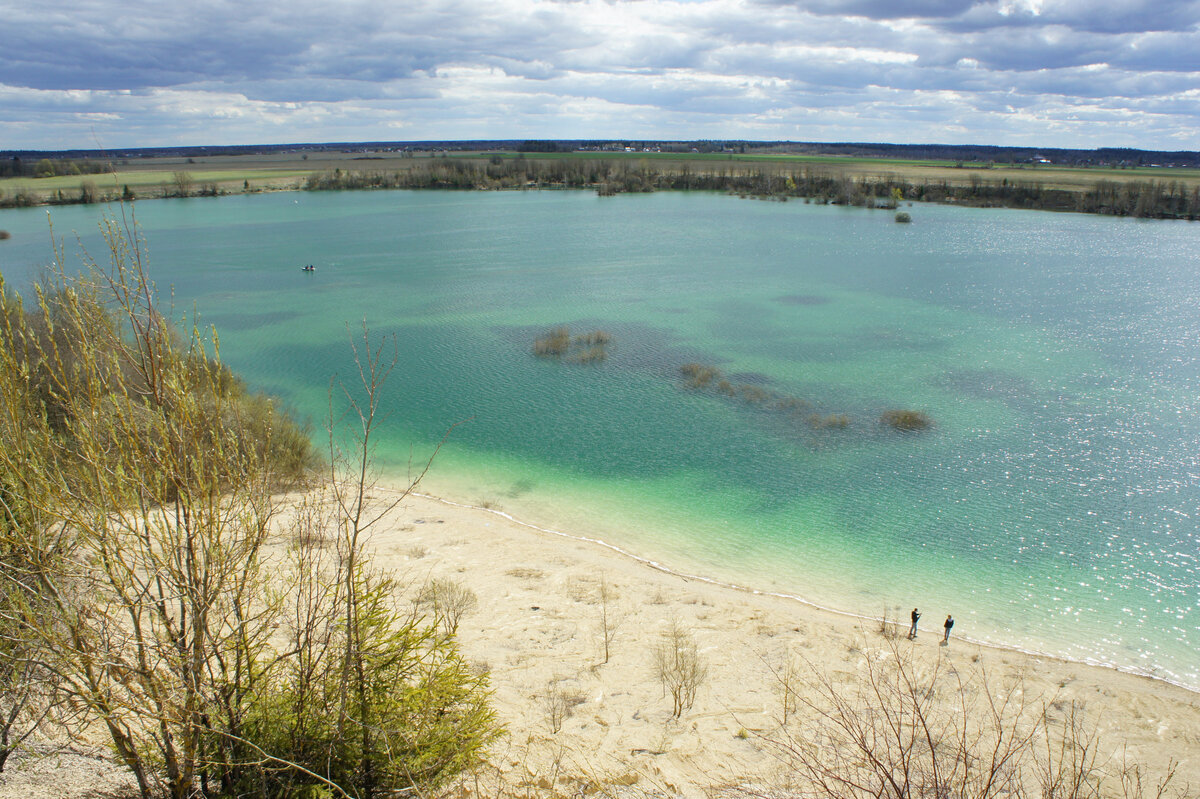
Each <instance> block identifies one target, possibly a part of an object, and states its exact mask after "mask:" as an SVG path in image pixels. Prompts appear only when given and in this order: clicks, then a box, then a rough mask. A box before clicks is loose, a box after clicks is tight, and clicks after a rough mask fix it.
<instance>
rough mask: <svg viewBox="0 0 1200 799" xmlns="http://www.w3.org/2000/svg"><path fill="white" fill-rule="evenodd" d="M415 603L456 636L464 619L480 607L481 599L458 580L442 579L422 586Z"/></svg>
mask: <svg viewBox="0 0 1200 799" xmlns="http://www.w3.org/2000/svg"><path fill="white" fill-rule="evenodd" d="M414 602H415V604H416V606H417V607H418V608H420V609H422V610H423V611H425V612H427V613H429V614H430V615H432V616H433V617H434V619H436V620H437V623H438V624H439V625H440V626H441V627H442V629H444V630H445V631H446V632H448V633H450V634H451V635H454V634H455V633H457V632H458V623H459V622H460V621H461V620H462V617H463V616H465V615H467V614H468V613H470V612H472V611H473V610H475V608H477V607H478V606H479V597H477V596H476V595H475V592H474V591H472V590H471V589H470V588H468V587H467V586H465V585H463V584H462V583H460V582H458V581H457V580H449V579H445V578H440V579H436V580H430V581H429V582H428V583H426V584H425V585H424V586H422V587H421V591H420V592H419V593H418V594H417V598H416V600H414Z"/></svg>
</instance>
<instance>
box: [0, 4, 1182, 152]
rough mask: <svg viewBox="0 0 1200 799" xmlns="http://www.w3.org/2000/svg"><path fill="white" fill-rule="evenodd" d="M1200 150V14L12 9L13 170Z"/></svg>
mask: <svg viewBox="0 0 1200 799" xmlns="http://www.w3.org/2000/svg"><path fill="white" fill-rule="evenodd" d="M510 138H644V139H727V138H737V139H790V140H797V141H887V142H903V143H909V142H912V143H919V142H939V143H975V144H1005V145H1036V146H1043V147H1050V146H1059V147H1082V148H1091V147H1102V146H1130V147H1141V148H1146V149H1169V150H1196V149H1200V0H998V1H996V2H988V1H985V2H972V1H971V0H441V1H439V2H433V1H430V0H427V1H424V2H422V0H321V2H315V1H314V0H286V2H285V1H284V0H45V1H44V2H41V1H39V0H0V149H61V148H78V147H82V148H96V147H103V148H123V147H136V146H162V145H185V144H248V143H259V142H270V143H286V142H320V141H376V140H388V141H390V140H406V139H407V140H416V139H510Z"/></svg>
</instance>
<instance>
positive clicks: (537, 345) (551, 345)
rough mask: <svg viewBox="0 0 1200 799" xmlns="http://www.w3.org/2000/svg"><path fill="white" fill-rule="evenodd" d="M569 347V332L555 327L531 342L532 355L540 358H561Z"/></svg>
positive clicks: (563, 328)
mask: <svg viewBox="0 0 1200 799" xmlns="http://www.w3.org/2000/svg"><path fill="white" fill-rule="evenodd" d="M570 346H571V331H569V330H568V329H567V328H565V327H556V328H554V329H553V330H551V331H550V332H549V333H547V334H546V335H544V336H542V337H541V338H538V339H535V340H534V342H533V354H534V355H537V356H538V357H540V358H561V357H562V356H564V355H566V354H567V350H568V349H569V348H570Z"/></svg>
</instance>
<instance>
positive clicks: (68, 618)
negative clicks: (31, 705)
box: [0, 221, 495, 799]
mask: <svg viewBox="0 0 1200 799" xmlns="http://www.w3.org/2000/svg"><path fill="white" fill-rule="evenodd" d="M104 233H105V236H106V240H107V242H108V245H109V248H110V251H111V267H110V268H109V269H108V270H104V271H101V270H99V269H98V268H97V265H96V264H94V263H91V264H89V265H90V266H91V267H92V271H91V272H90V276H89V277H86V278H81V279H73V278H68V277H67V276H66V275H65V273H63V272H62V271H60V272H58V273H57V274H56V275H54V276H53V279H52V281H51V282H50V283H49V284H48V285H44V286H41V287H39V288H38V289H37V290H36V292H35V293H36V297H37V301H36V303H35V305H34V306H33V307H32V308H31V309H27V308H25V307H24V305H23V304H22V302H21V299H20V298H19V297H17V296H16V295H15V294H13V293H12V292H11V291H9V290H8V289H7V287H5V286H4V285H3V284H2V283H0V498H2V499H3V502H2V503H0V513H2V514H3V515H2V517H0V518H2V523H0V589H2V590H0V603H2V604H0V620H2V621H3V623H0V673H4V674H9V675H12V674H16V675H18V677H19V678H20V675H21V674H22V673H24V674H26V675H28V676H26V677H24V678H21V679H24V680H25V682H26V683H29V682H30V681H37V684H38V686H39V688H40V687H44V686H46V685H48V684H49V683H47V682H46V681H44V680H41V679H40V675H41V674H42V673H43V672H44V673H48V674H52V675H54V676H55V677H56V682H55V683H53V685H52V686H51V687H52V689H53V691H54V703H55V704H57V705H59V706H62V707H70V708H74V709H78V710H79V711H80V712H81V713H83V714H84V716H85V721H87V722H90V723H92V724H95V725H99V726H100V728H102V729H104V730H106V731H107V733H108V735H109V738H110V739H111V742H112V745H113V749H114V751H115V752H116V754H117V756H118V757H119V758H120V759H121V761H122V762H124V764H125V765H126V766H127V767H128V768H129V769H130V771H131V772H132V774H133V776H134V779H135V780H136V781H137V784H138V787H139V791H140V793H141V795H142V796H143V797H146V799H149V797H151V796H163V795H167V796H171V797H178V799H184V797H189V798H190V797H196V796H201V795H232V794H236V793H241V792H243V791H248V792H250V793H254V794H255V795H266V796H285V795H295V790H296V789H302V790H309V789H310V788H311V789H319V790H321V791H325V792H327V793H329V794H330V795H342V796H357V797H371V796H378V795H383V794H391V793H395V792H396V791H400V790H406V789H407V790H413V789H417V788H419V787H420V786H422V785H425V784H432V783H436V782H438V781H440V780H442V779H444V778H445V777H446V776H448V775H449V774H451V773H453V772H454V771H455V770H457V769H460V768H462V767H464V766H465V765H467V764H469V763H471V762H473V760H474V759H476V758H477V757H478V756H479V752H480V751H481V749H482V747H483V746H484V745H485V744H486V743H487V742H488V741H489V740H490V739H491V737H492V736H493V735H494V732H495V727H494V722H493V718H492V715H491V712H490V710H489V709H488V706H487V687H486V683H485V681H484V680H483V679H482V678H480V677H477V676H475V675H473V674H471V673H470V672H469V671H468V670H467V669H466V668H465V667H464V666H463V664H462V662H461V659H460V658H459V656H458V653H457V649H456V647H455V645H454V642H453V640H452V639H451V638H449V637H448V636H445V635H439V633H438V632H437V629H436V627H435V626H434V625H433V624H432V623H429V624H425V623H423V622H421V621H420V620H416V619H411V618H407V617H405V616H403V615H402V614H400V613H398V612H397V611H395V610H394V608H393V605H392V604H391V594H392V588H393V586H392V584H391V583H390V582H388V581H387V580H384V579H382V578H380V577H379V576H377V575H375V574H373V573H372V571H371V569H370V564H369V559H368V558H367V554H366V553H367V550H366V542H367V538H368V533H369V528H370V526H371V523H372V520H374V519H377V518H379V516H380V515H381V514H382V512H383V511H385V510H386V507H385V508H378V507H372V506H371V505H370V503H369V500H368V496H369V494H368V491H369V488H370V486H368V485H367V481H368V474H369V473H370V468H369V458H368V454H367V453H369V452H370V442H369V439H370V436H371V433H372V431H373V427H374V411H375V407H376V402H377V398H378V396H379V391H380V388H381V386H382V383H383V381H384V378H385V377H386V373H387V371H388V369H386V368H384V367H383V365H382V364H381V363H380V362H379V359H378V357H377V356H378V351H377V350H373V349H372V348H371V347H369V346H368V347H366V348H365V350H360V351H359V353H358V355H359V356H360V361H359V366H360V370H359V373H360V374H361V375H362V377H363V383H362V385H360V386H358V387H356V388H355V387H346V388H345V389H344V396H345V403H346V405H347V406H348V407H349V408H350V409H351V410H352V411H357V414H358V415H357V418H355V419H353V420H352V422H353V425H352V427H353V436H354V437H353V438H352V439H351V443H352V444H353V447H352V449H353V451H354V452H356V453H357V456H354V455H353V454H351V455H348V456H345V457H343V456H341V455H340V454H338V455H337V457H334V458H332V461H331V464H330V466H331V472H330V481H329V484H328V488H327V490H328V491H330V492H332V497H330V498H328V499H329V501H327V502H324V503H321V504H319V505H312V504H310V505H305V506H304V507H302V508H301V509H300V511H299V512H296V513H294V514H290V515H288V517H287V519H288V521H286V523H285V524H283V529H282V530H280V525H279V524H278V523H277V522H278V521H279V520H280V519H281V517H282V513H281V511H282V510H283V508H282V506H281V504H280V501H279V500H278V499H276V497H275V496H274V495H273V493H272V492H273V490H274V489H275V487H277V486H280V485H289V484H293V483H294V482H295V481H296V480H297V479H299V477H301V476H302V473H303V472H304V471H305V469H306V468H307V467H308V466H309V465H311V463H312V457H311V454H310V450H309V448H308V439H307V436H305V435H303V433H302V431H301V430H300V428H299V427H297V426H296V425H295V424H294V423H293V422H291V421H290V420H289V419H287V418H286V415H285V414H283V413H282V412H281V411H279V410H278V409H277V408H276V406H275V404H274V403H273V402H271V401H270V400H268V399H266V398H264V397H256V396H252V395H249V394H248V393H247V392H246V391H245V389H244V387H243V386H242V384H241V383H240V381H238V380H236V379H235V378H234V377H233V376H232V374H230V372H229V371H228V370H227V369H225V368H224V367H223V366H221V365H220V363H219V360H217V356H218V355H219V351H218V348H217V345H216V337H215V334H213V335H212V336H210V337H204V336H202V335H201V334H200V332H199V330H198V329H196V328H195V327H193V328H192V329H191V330H190V331H189V332H186V333H181V332H180V331H178V330H176V329H175V328H174V327H173V326H172V325H171V324H169V322H168V321H167V320H166V319H165V318H164V317H163V316H162V315H161V313H160V312H159V310H158V308H157V307H156V305H155V291H154V287H153V286H152V285H151V284H150V283H149V281H148V279H147V277H146V274H145V272H144V271H143V268H142V263H141V254H140V250H139V249H138V247H137V246H136V242H135V238H134V236H133V234H132V231H131V230H130V229H128V228H125V227H123V226H121V225H119V224H117V223H116V222H112V221H110V222H108V223H106V225H105V226H104ZM56 256H57V257H56V262H57V263H58V264H62V263H64V259H63V258H62V256H61V253H56ZM60 269H61V267H60ZM331 406H332V402H331ZM336 429H337V425H335V424H334V420H332V419H331V420H330V430H331V442H330V450H331V452H334V453H340V451H341V450H340V448H339V447H338V446H335V441H334V431H336ZM356 457H357V460H356V459H355V458H356ZM418 479H419V478H418ZM401 498H402V497H401ZM396 501H397V502H398V501H399V500H396ZM319 508H331V509H334V510H332V511H329V512H324V511H322V512H317V510H316V509H319ZM281 534H282V536H283V537H284V539H285V540H288V541H294V542H297V544H296V545H295V546H293V547H291V548H290V549H289V550H288V558H289V560H290V561H291V562H292V568H290V569H286V568H280V564H279V561H278V558H279V556H278V554H277V552H276V554H274V555H273V554H272V552H273V551H277V550H278V548H279V547H278V544H279V541H280V536H281ZM303 542H308V545H305V544H304V543H303ZM321 542H328V544H329V546H322V545H321ZM14 653H17V654H14ZM30 653H33V654H32V655H31V654H30ZM17 657H19V658H21V659H22V660H23V661H24V662H31V661H32V662H33V663H34V664H35V665H37V666H38V669H35V670H32V671H26V672H20V671H17V670H16V669H15V666H17V665H19V664H18V663H17V662H16V660H15V658H17ZM19 687H20V686H18V688H19ZM6 690H8V689H7V688H6Z"/></svg>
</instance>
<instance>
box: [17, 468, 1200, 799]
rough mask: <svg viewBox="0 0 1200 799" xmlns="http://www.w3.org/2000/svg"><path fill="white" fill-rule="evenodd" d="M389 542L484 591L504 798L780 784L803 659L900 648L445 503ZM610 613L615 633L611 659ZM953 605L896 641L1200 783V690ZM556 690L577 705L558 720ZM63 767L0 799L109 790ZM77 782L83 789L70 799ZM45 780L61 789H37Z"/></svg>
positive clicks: (851, 669) (829, 660)
mask: <svg viewBox="0 0 1200 799" xmlns="http://www.w3.org/2000/svg"><path fill="white" fill-rule="evenodd" d="M376 494H377V496H378V498H380V499H383V500H386V499H387V496H388V495H387V494H386V492H382V491H377V492H376ZM373 546H374V547H375V549H376V554H377V558H378V559H377V561H376V564H377V565H379V566H382V567H384V568H387V569H391V570H394V571H395V572H396V574H397V575H398V576H399V578H400V581H401V584H403V585H406V586H408V587H409V591H410V594H409V596H410V597H411V596H415V594H416V591H417V590H418V589H419V587H420V585H422V584H423V583H425V582H426V581H427V580H429V579H435V578H442V579H446V578H448V579H453V580H457V581H460V582H462V583H463V584H464V585H468V586H469V587H470V588H471V589H472V590H473V591H474V592H475V593H476V594H477V596H478V599H479V604H478V607H477V609H475V610H474V611H473V612H471V613H469V614H468V615H466V616H465V617H464V618H463V619H462V622H461V625H460V627H459V640H460V642H461V644H462V647H463V650H464V653H465V655H466V657H467V658H468V659H469V660H470V661H471V662H472V663H473V664H475V665H476V666H477V667H478V668H481V669H485V670H487V671H488V672H489V673H490V676H491V680H492V683H493V686H494V689H495V702H496V706H497V709H498V712H499V715H500V718H501V720H502V722H503V723H504V724H505V726H506V727H507V729H508V734H507V735H506V736H505V738H504V740H503V741H502V742H501V743H500V744H499V745H497V746H496V747H495V749H494V751H493V753H492V756H491V766H490V767H489V769H487V770H485V772H484V773H483V775H482V776H483V778H484V780H485V783H484V784H489V785H491V786H492V787H490V788H487V789H485V791H484V792H486V793H488V794H493V793H495V788H494V783H488V782H487V780H488V779H489V778H490V779H496V778H502V779H503V780H504V781H505V782H506V783H507V785H508V786H509V788H508V791H506V792H507V793H509V795H512V794H513V793H516V794H518V795H524V794H525V791H526V789H527V788H541V789H545V788H549V787H550V786H552V785H553V786H554V787H555V788H556V790H558V791H561V792H563V793H571V794H574V793H577V792H579V790H580V788H581V785H582V786H584V788H585V789H586V782H587V781H589V780H594V781H597V782H602V783H610V784H611V783H616V784H620V785H629V786H630V788H629V790H631V791H637V792H638V793H642V792H648V793H660V792H661V793H678V794H683V795H685V796H699V795H702V794H704V793H705V792H706V790H707V789H710V788H713V787H719V786H725V785H731V784H739V783H746V782H754V783H757V784H760V785H779V784H781V783H782V781H783V780H784V777H783V775H782V772H783V771H784V770H785V769H784V768H783V764H782V763H781V761H780V760H779V758H778V757H777V756H776V754H775V752H776V751H777V750H776V749H775V748H774V747H772V746H771V745H770V743H769V741H770V740H772V739H778V738H779V737H780V736H779V729H780V728H779V720H780V716H781V711H782V699H781V695H782V692H781V690H780V677H779V675H780V674H781V673H783V672H784V670H785V669H786V664H788V663H789V662H791V663H799V664H801V665H800V673H802V674H804V675H805V676H804V678H803V679H804V680H805V681H806V682H809V683H811V680H812V675H813V672H812V670H813V669H815V670H817V671H819V672H821V673H824V674H827V675H829V676H830V677H831V679H833V680H834V681H838V682H839V683H840V684H841V685H843V686H846V690H850V688H849V687H850V686H852V685H855V684H861V675H862V670H863V668H864V663H865V658H866V657H867V656H868V655H869V654H872V653H878V652H879V651H880V650H884V649H886V648H887V646H888V641H887V640H886V639H885V638H884V636H883V635H881V633H880V626H879V623H878V621H863V620H859V619H854V618H850V617H845V616H839V615H837V614H833V613H829V612H827V611H822V610H819V609H816V608H813V607H810V606H807V605H804V604H801V603H799V602H795V601H792V600H785V599H781V598H775V597H770V596H764V595H758V594H754V593H752V592H748V591H743V590H738V589H735V588H730V587H725V586H720V585H714V584H710V583H706V582H703V581H700V580H695V579H687V578H684V577H680V576H677V575H673V574H669V573H666V572H663V571H661V570H658V569H656V568H654V567H652V566H650V565H648V564H645V563H642V562H639V561H637V560H636V559H634V558H631V557H629V556H626V555H623V554H620V553H618V552H615V551H613V550H611V549H608V548H606V547H604V546H602V545H600V544H597V543H592V542H585V541H579V540H575V539H572V538H568V537H565V536H560V535H557V534H554V533H550V532H546V531H539V530H536V529H533V528H531V527H528V526H525V525H522V524H519V523H517V522H515V521H513V520H511V519H508V518H506V517H505V516H503V515H501V514H499V513H496V512H494V511H489V510H482V509H476V508H469V507H464V506H460V505H455V504H453V503H448V502H443V501H440V500H438V499H434V498H430V497H420V496H417V497H410V498H409V499H408V500H407V501H406V502H405V503H404V504H403V505H402V506H400V507H399V508H397V509H396V510H394V511H392V512H391V513H390V514H389V515H388V516H387V517H386V518H385V519H384V520H383V521H382V522H381V524H380V525H379V526H378V527H377V528H376V529H375V532H374V538H373ZM602 590H603V592H605V593H607V594H608V596H609V600H608V602H607V603H606V602H604V601H603V600H602V599H601V594H602ZM605 609H607V612H608V613H609V616H610V620H611V625H612V626H613V627H614V629H615V634H614V635H613V636H612V640H611V646H610V658H609V660H608V662H607V663H605V662H604V654H603V637H602V634H601V629H602V624H601V618H602V612H603V611H604V610H605ZM937 613H938V610H937V609H934V608H929V609H927V614H926V616H925V617H924V619H923V620H922V621H923V622H926V623H927V624H926V630H927V631H926V632H923V633H922V634H921V635H920V637H919V638H918V639H917V640H916V641H915V642H912V643H911V644H910V643H909V642H908V641H907V640H906V639H904V638H903V636H899V637H896V638H894V639H893V640H895V641H896V645H897V646H898V647H899V648H900V649H901V651H906V650H908V648H909V647H912V649H913V654H914V655H915V657H916V658H917V660H918V662H920V663H921V666H922V668H932V667H933V666H934V665H940V666H941V667H942V668H949V667H954V668H958V669H960V670H962V671H963V672H964V673H967V674H974V673H976V672H977V670H978V668H979V667H980V666H986V667H987V668H988V670H989V680H990V681H991V684H992V685H994V686H999V685H1001V684H1003V683H1006V682H1008V681H1010V680H1013V679H1016V678H1018V677H1019V678H1021V679H1023V680H1024V683H1025V691H1026V695H1027V696H1028V697H1030V698H1031V701H1038V702H1040V701H1041V700H1042V699H1047V700H1049V699H1054V700H1066V701H1071V700H1075V701H1080V702H1083V703H1085V705H1086V709H1087V714H1088V718H1089V719H1090V720H1091V721H1092V722H1094V723H1096V724H1097V725H1098V727H1099V729H1100V731H1101V734H1102V739H1103V740H1104V742H1105V746H1106V748H1108V749H1109V750H1112V749H1114V748H1115V747H1116V746H1117V745H1118V744H1122V743H1124V744H1125V745H1126V746H1127V751H1126V757H1127V758H1128V759H1129V761H1130V762H1136V763H1138V764H1140V765H1142V766H1143V767H1145V768H1147V769H1148V770H1149V771H1151V772H1154V771H1157V770H1161V769H1162V768H1165V765H1166V763H1167V762H1168V761H1169V760H1171V759H1174V760H1177V761H1179V762H1180V768H1179V782H1178V783H1177V784H1181V783H1183V782H1184V781H1187V782H1190V783H1191V785H1193V786H1196V788H1197V790H1198V791H1200V694H1195V693H1192V692H1189V691H1186V690H1183V689H1179V688H1175V687H1173V686H1170V685H1166V684H1163V683H1159V682H1155V681H1152V680H1149V679H1145V678H1140V677H1134V676H1131V675H1126V674H1122V673H1119V672H1116V671H1112V670H1109V669H1102V668H1096V667H1089V666H1084V665H1078V664H1072V663H1064V662H1059V661H1055V660H1050V659H1039V658H1033V657H1029V656H1026V655H1022V654H1020V653H1016V652H1009V651H1004V650H998V649H989V648H983V647H979V646H976V645H972V644H970V643H967V642H965V641H963V640H961V639H953V640H951V642H950V645H949V646H945V647H943V646H941V645H940V639H941V634H940V633H941V630H940V624H939V622H940V620H941V618H943V617H942V616H940V615H937ZM672 622H677V623H678V624H679V625H680V626H681V627H683V628H684V629H686V630H688V631H689V632H690V633H691V634H692V635H694V638H695V640H696V642H697V644H698V647H699V650H700V652H701V654H702V657H703V659H704V661H705V663H706V665H707V667H708V678H707V680H706V681H705V682H704V684H703V685H702V686H701V688H700V690H699V693H698V695H697V697H696V701H695V705H694V706H693V707H692V709H691V710H689V711H687V712H685V713H684V714H683V717H682V718H681V719H679V720H674V719H672V717H671V715H672V713H671V710H672V708H671V702H670V699H669V697H666V696H664V693H663V690H662V687H661V685H660V683H659V681H658V678H657V676H656V673H655V668H654V661H653V651H654V649H655V647H656V645H657V644H658V642H659V641H660V640H661V636H662V633H663V631H664V630H665V629H666V628H667V627H668V626H669V625H670V624H671V623H672ZM935 628H936V629H935ZM903 629H907V621H906V620H905V622H904V623H903ZM956 631H958V632H969V631H965V630H961V629H959V628H956ZM939 659H941V660H940V661H939ZM555 698H557V701H558V706H559V707H560V708H561V707H563V706H568V707H569V714H566V715H565V716H563V717H561V718H560V719H559V720H558V721H557V722H556V719H555V714H554V713H553V712H552V702H551V700H552V699H555ZM804 724H805V719H804V718H803V716H801V717H800V718H799V720H798V721H794V723H793V727H792V729H793V730H794V731H796V730H799V731H800V734H804V732H803V730H804V729H805V727H804ZM556 726H559V727H560V728H559V729H558V730H557V732H555V729H554V728H555V727H556ZM56 762H58V763H60V764H61V767H60V768H59V772H58V773H57V774H56V775H55V774H51V772H53V769H50V764H43V765H42V766H41V767H40V769H41V771H40V772H39V773H38V774H26V775H23V774H21V773H20V770H19V769H18V770H17V773H16V774H14V775H5V776H3V777H0V797H9V796H12V797H16V796H35V795H42V796H67V795H77V796H83V795H88V794H87V793H86V790H87V786H88V785H89V783H90V785H91V786H92V787H96V786H97V784H98V783H97V782H96V781H95V780H97V777H96V775H95V773H94V766H93V765H91V761H87V760H83V761H81V762H80V764H75V765H77V766H79V767H80V768H81V769H83V771H81V773H83V774H88V775H90V777H86V778H84V779H82V780H74V781H73V780H71V779H70V773H71V770H72V768H73V767H74V766H73V765H72V763H71V761H70V759H69V758H68V759H65V760H63V759H60V760H59V761H56ZM47 769H50V770H49V771H47ZM48 775H49V776H48ZM52 777H53V779H54V780H55V781H54V782H51V781H50V780H51V778H52ZM105 780H110V778H109V777H108V776H106V777H105ZM68 784H70V785H73V786H74V787H75V788H78V789H80V790H81V791H83V792H79V793H74V794H72V793H71V791H70V790H68V788H66V787H64V786H65V785H68ZM104 784H105V785H106V786H108V785H110V784H111V781H106V782H104ZM38 785H45V786H47V787H49V786H51V785H53V786H54V787H53V788H49V791H50V792H49V793H47V792H44V791H43V792H41V793H40V794H39V793H38V792H37V791H36V790H35V788H36V786H38ZM31 786H32V787H31ZM462 790H463V792H466V791H467V788H466V787H464V788H463V789H462ZM472 790H474V789H472Z"/></svg>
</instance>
